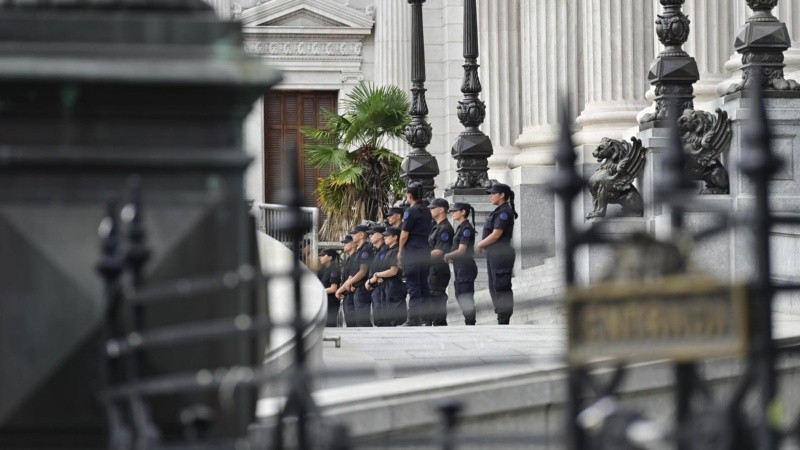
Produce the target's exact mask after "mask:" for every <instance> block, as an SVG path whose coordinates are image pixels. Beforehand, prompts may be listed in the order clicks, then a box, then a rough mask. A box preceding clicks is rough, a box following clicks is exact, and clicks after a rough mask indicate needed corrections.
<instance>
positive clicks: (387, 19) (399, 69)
mask: <svg viewBox="0 0 800 450" xmlns="http://www.w3.org/2000/svg"><path fill="white" fill-rule="evenodd" d="M375 23H376V24H378V26H376V27H375V83H376V84H379V85H382V84H393V85H396V86H398V87H400V89H403V90H404V91H408V90H409V89H411V73H410V72H409V71H408V65H409V64H410V63H411V10H410V8H409V7H408V4H406V3H404V2H401V1H397V0H376V2H375Z"/></svg>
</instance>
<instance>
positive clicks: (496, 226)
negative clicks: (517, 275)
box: [475, 183, 518, 325]
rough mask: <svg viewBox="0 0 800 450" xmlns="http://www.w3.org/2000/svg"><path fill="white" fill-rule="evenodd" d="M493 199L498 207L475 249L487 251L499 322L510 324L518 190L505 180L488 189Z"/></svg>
mask: <svg viewBox="0 0 800 450" xmlns="http://www.w3.org/2000/svg"><path fill="white" fill-rule="evenodd" d="M486 192H487V193H488V194H489V201H490V202H491V203H492V204H493V205H495V206H497V208H495V210H494V211H492V213H491V214H489V217H487V218H486V222H485V223H484V225H483V234H482V239H481V241H480V242H478V244H477V245H475V248H476V249H478V250H480V251H485V252H486V268H487V270H488V273H489V294H490V295H491V297H492V303H493V304H494V311H495V313H497V323H498V324H500V325H508V323H509V321H510V320H511V314H513V312H514V292H513V291H512V290H511V271H512V270H513V269H514V259H515V258H516V255H515V254H514V248H513V247H512V246H511V236H512V234H513V233H514V219H516V218H517V217H518V216H517V211H516V209H515V208H514V192H513V191H512V190H511V188H510V187H509V186H508V185H506V184H503V183H495V184H493V185H492V187H491V188H489V189H488V190H487V191H486Z"/></svg>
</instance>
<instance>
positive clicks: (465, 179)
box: [449, 0, 494, 189]
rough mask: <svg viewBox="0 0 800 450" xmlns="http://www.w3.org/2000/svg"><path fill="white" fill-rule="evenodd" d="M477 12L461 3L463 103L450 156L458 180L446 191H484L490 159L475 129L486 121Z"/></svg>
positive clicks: (468, 1)
mask: <svg viewBox="0 0 800 450" xmlns="http://www.w3.org/2000/svg"><path fill="white" fill-rule="evenodd" d="M477 58H478V12H477V7H476V5H475V0H465V1H464V82H463V83H462V84H461V92H463V93H464V101H461V102H458V120H460V121H461V123H462V124H463V125H464V127H465V130H464V131H462V132H461V134H460V135H459V137H458V140H457V141H456V143H455V144H454V145H453V149H452V151H451V154H452V155H453V158H455V159H456V161H457V162H458V179H456V181H455V182H454V183H453V184H452V185H450V186H449V189H470V188H487V187H490V186H491V185H492V182H491V181H489V177H488V174H487V172H488V170H489V162H488V158H489V157H490V156H492V153H494V152H493V149H492V140H491V139H489V136H486V135H485V134H483V132H482V131H481V130H479V129H478V127H479V126H480V125H481V124H482V123H483V119H484V118H486V105H485V104H484V103H483V102H482V101H481V100H480V98H478V96H479V95H480V93H481V90H482V89H481V80H480V78H479V77H478V67H480V66H479V65H478V62H477Z"/></svg>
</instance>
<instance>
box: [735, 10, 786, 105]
mask: <svg viewBox="0 0 800 450" xmlns="http://www.w3.org/2000/svg"><path fill="white" fill-rule="evenodd" d="M746 1H747V6H749V7H750V9H752V10H753V12H754V14H753V15H752V16H750V18H749V19H747V23H746V24H745V26H744V27H742V29H741V30H739V35H738V36H736V41H735V43H734V45H733V46H734V49H736V51H737V52H739V53H740V54H741V55H742V64H743V65H744V66H743V67H742V81H741V82H739V83H738V84H734V85H733V86H731V87H730V88H729V89H728V92H727V93H728V94H732V93H734V92H737V91H740V90H742V89H749V88H750V87H751V85H752V84H753V82H755V81H756V80H757V79H760V80H761V88H762V89H767V90H775V91H789V90H792V91H798V90H800V84H798V83H797V82H796V81H794V80H786V79H784V78H783V68H784V67H785V65H784V63H783V59H784V56H783V52H785V51H786V49H788V48H789V47H791V46H792V39H791V36H790V35H789V30H788V29H787V28H786V24H785V23H783V22H781V21H780V20H778V18H777V17H775V16H773V15H772V9H773V8H775V7H776V6H777V5H778V0H746Z"/></svg>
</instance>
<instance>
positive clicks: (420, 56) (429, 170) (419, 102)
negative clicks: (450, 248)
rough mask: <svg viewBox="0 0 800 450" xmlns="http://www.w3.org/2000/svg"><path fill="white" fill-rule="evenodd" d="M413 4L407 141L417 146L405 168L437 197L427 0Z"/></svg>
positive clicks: (427, 193)
mask: <svg viewBox="0 0 800 450" xmlns="http://www.w3.org/2000/svg"><path fill="white" fill-rule="evenodd" d="M408 3H410V4H411V81H412V83H413V86H412V87H411V111H410V113H411V123H409V124H408V126H406V141H408V145H410V146H411V147H412V148H413V150H412V151H411V153H410V154H409V155H408V156H407V157H406V159H405V160H404V161H403V164H402V166H401V170H402V171H403V175H402V176H403V178H405V179H406V183H407V184H408V183H411V182H418V183H422V186H423V187H424V190H425V194H424V197H425V198H427V199H428V200H432V199H433V197H434V194H433V188H434V187H435V186H434V184H433V179H434V177H436V175H439V162H438V161H436V157H435V156H433V155H431V154H430V153H428V150H427V149H426V147H428V144H430V143H431V138H432V137H433V130H432V129H431V126H430V124H429V123H428V122H427V120H426V117H427V115H428V103H427V102H426V101H425V91H426V89H425V35H424V33H423V30H422V4H423V3H425V0H408Z"/></svg>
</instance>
